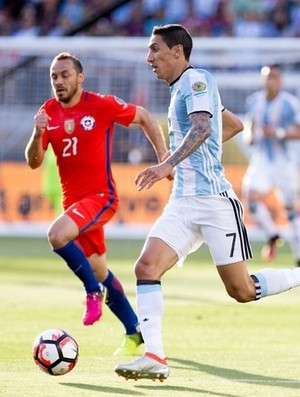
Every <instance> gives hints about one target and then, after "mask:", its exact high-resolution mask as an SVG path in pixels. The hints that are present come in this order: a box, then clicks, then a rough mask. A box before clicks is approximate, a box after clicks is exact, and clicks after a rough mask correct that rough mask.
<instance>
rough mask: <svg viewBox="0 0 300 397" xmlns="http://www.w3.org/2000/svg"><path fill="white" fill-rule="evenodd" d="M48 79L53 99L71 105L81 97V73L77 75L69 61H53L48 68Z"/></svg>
mask: <svg viewBox="0 0 300 397" xmlns="http://www.w3.org/2000/svg"><path fill="white" fill-rule="evenodd" d="M50 79H51V86H52V90H53V94H54V96H55V98H56V99H57V100H58V101H59V102H62V103H64V104H66V105H72V104H73V103H74V102H76V101H77V99H78V98H77V97H78V96H79V95H81V91H80V90H81V84H82V82H83V73H78V71H77V70H76V69H75V68H74V65H73V62H72V61H71V60H70V59H62V60H60V61H54V62H53V63H52V65H51V68H50Z"/></svg>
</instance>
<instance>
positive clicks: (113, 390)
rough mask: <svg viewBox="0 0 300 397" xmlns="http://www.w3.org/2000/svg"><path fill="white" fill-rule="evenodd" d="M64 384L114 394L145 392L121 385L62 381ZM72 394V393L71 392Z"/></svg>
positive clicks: (138, 394) (132, 394) (124, 394)
mask: <svg viewBox="0 0 300 397" xmlns="http://www.w3.org/2000/svg"><path fill="white" fill-rule="evenodd" d="M60 385H62V386H68V387H74V388H76V389H82V390H91V391H94V392H99V393H100V392H101V393H107V394H108V395H111V393H114V394H120V395H122V396H126V395H127V396H142V395H143V393H142V392H139V391H134V390H128V389H122V388H121V387H106V386H101V385H99V386H95V385H88V384H84V383H66V382H62V383H60ZM70 395H72V394H70Z"/></svg>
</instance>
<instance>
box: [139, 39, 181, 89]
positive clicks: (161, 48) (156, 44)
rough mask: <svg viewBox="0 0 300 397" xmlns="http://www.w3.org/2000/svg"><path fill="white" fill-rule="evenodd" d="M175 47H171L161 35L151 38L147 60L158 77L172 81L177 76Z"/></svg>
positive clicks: (168, 81)
mask: <svg viewBox="0 0 300 397" xmlns="http://www.w3.org/2000/svg"><path fill="white" fill-rule="evenodd" d="M175 52H176V51H175V47H173V48H169V47H168V46H167V44H166V43H165V42H164V40H163V39H162V37H161V36H160V35H152V36H151V37H150V40H149V45H148V54H147V58H146V60H147V62H148V63H149V65H150V66H151V68H152V70H153V72H154V73H155V74H156V76H157V78H158V79H162V80H165V81H166V82H167V83H172V82H173V81H174V80H175V79H176V78H177V75H176V74H177V67H176V57H175V56H174V55H175Z"/></svg>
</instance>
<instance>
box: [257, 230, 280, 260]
mask: <svg viewBox="0 0 300 397" xmlns="http://www.w3.org/2000/svg"><path fill="white" fill-rule="evenodd" d="M283 244H284V243H283V241H282V240H281V238H280V237H279V236H278V235H277V234H276V235H275V236H273V237H271V238H270V239H269V241H268V243H267V244H266V245H264V246H263V248H262V250H261V256H262V258H263V260H264V261H265V262H271V261H272V260H274V259H275V257H276V254H277V247H282V246H283Z"/></svg>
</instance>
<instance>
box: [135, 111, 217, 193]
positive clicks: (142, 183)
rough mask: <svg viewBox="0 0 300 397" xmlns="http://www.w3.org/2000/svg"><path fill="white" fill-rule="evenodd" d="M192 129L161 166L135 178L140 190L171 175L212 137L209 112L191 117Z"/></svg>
mask: <svg viewBox="0 0 300 397" xmlns="http://www.w3.org/2000/svg"><path fill="white" fill-rule="evenodd" d="M189 119H190V122H191V128H190V129H189V131H188V133H187V135H186V136H185V138H184V139H183V141H182V143H181V145H180V146H179V147H178V148H177V149H176V150H175V151H174V153H172V155H171V156H169V157H168V158H167V159H166V160H165V161H163V162H162V163H161V164H159V165H156V166H153V167H148V168H146V169H145V170H143V171H142V172H140V173H139V174H138V175H137V176H136V178H135V184H136V185H137V187H138V190H142V189H144V188H146V189H149V188H150V187H151V186H152V185H154V183H155V182H157V181H159V180H160V179H163V178H165V177H166V176H168V175H170V174H171V172H172V170H173V168H174V167H175V166H176V165H177V164H179V163H180V162H181V161H183V160H184V159H186V158H187V157H188V156H190V155H191V154H192V153H194V151H195V150H197V149H198V147H199V146H200V145H202V143H203V142H204V141H205V140H206V139H207V138H208V137H209V136H210V134H211V129H210V122H209V119H210V116H209V113H207V112H197V113H192V114H191V115H189Z"/></svg>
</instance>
